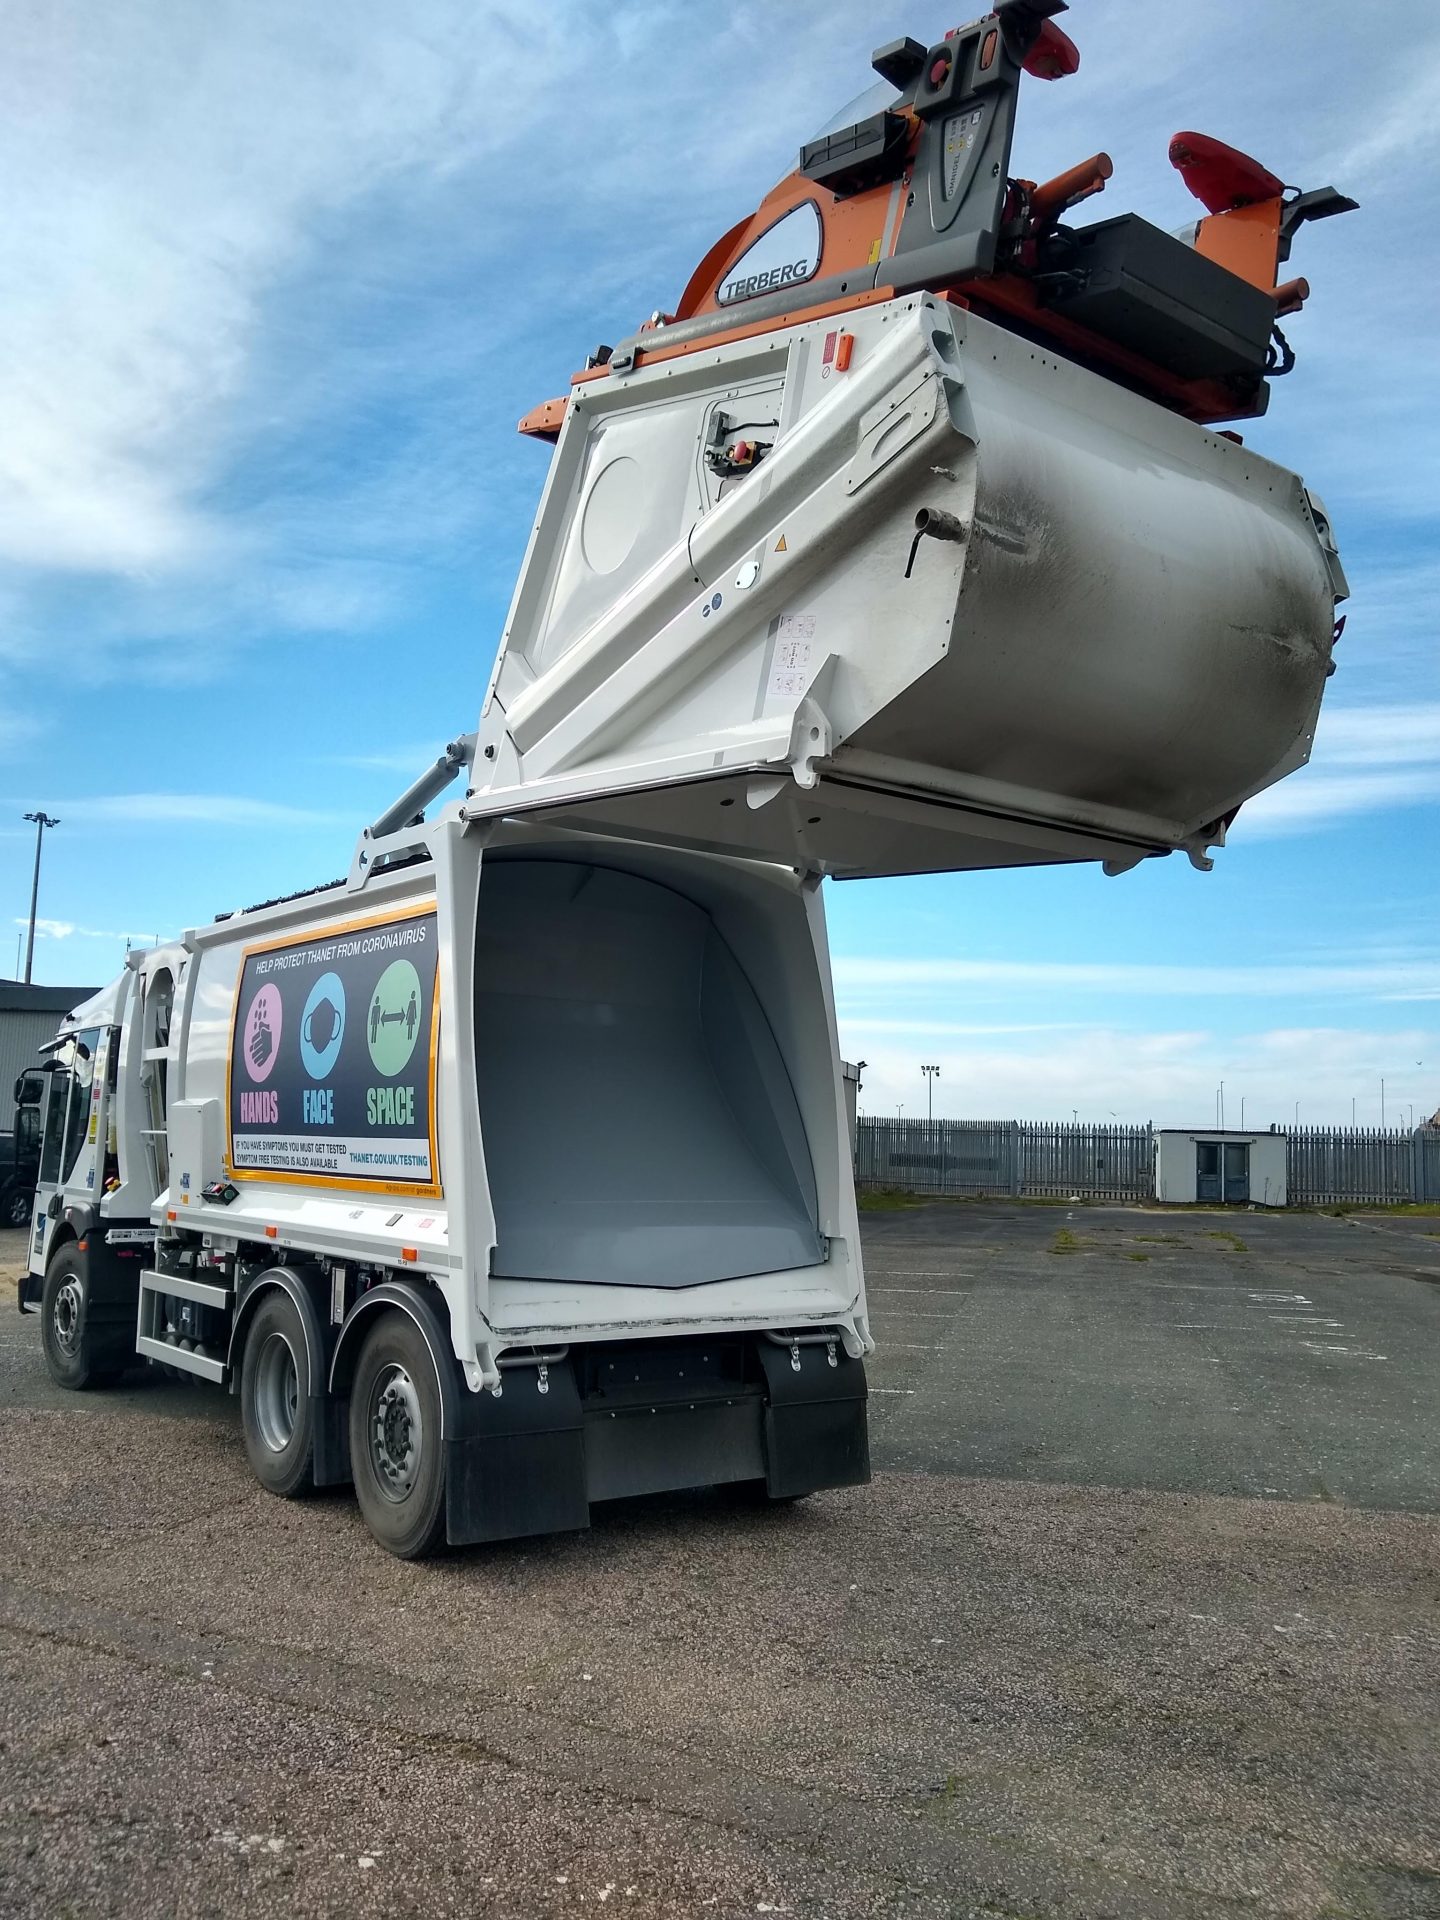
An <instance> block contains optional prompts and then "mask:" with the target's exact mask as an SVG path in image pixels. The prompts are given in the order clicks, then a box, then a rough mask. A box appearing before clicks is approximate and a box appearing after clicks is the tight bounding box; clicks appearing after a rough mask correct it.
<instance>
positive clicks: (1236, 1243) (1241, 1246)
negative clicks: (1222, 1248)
mask: <svg viewBox="0 0 1440 1920" xmlns="http://www.w3.org/2000/svg"><path fill="white" fill-rule="evenodd" d="M1205 1238H1206V1239H1207V1240H1223V1241H1224V1242H1225V1244H1226V1246H1227V1247H1229V1249H1230V1251H1231V1252H1232V1253H1248V1252H1249V1251H1250V1249H1249V1247H1247V1246H1246V1244H1245V1242H1244V1241H1243V1240H1242V1239H1241V1238H1240V1236H1239V1234H1238V1233H1226V1232H1225V1231H1224V1230H1223V1229H1222V1228H1219V1227H1210V1228H1208V1229H1207V1230H1206V1234H1205Z"/></svg>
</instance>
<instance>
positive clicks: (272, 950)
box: [229, 909, 439, 1190]
mask: <svg viewBox="0 0 1440 1920" xmlns="http://www.w3.org/2000/svg"><path fill="white" fill-rule="evenodd" d="M438 960H439V942H438V938H437V934H436V926H435V913H434V910H433V909H421V910H420V911H417V912H415V913H411V914H406V915H403V916H402V915H396V916H394V917H392V918H390V919H386V920H382V921H367V922H363V923H358V924H356V923H352V924H349V925H343V926H338V927H331V928H329V929H328V930H327V931H326V932H324V933H322V934H316V935H314V936H312V937H311V938H309V939H306V940H286V941H283V942H276V943H274V944H270V945H267V946H263V947H247V948H246V950H245V954H244V957H243V961H242V964H241V968H240V986H239V991H238V993H237V994H236V997H235V1014H234V1020H233V1025H232V1028H231V1035H230V1110H229V1139H230V1168H231V1171H232V1172H233V1173H235V1174H237V1175H240V1176H241V1177H243V1176H244V1175H246V1174H250V1175H252V1176H255V1175H262V1174H275V1175H278V1176H280V1177H282V1178H285V1177H289V1178H296V1177H300V1178H303V1179H311V1180H315V1181H322V1182H323V1181H326V1180H334V1181H335V1182H337V1183H342V1184H344V1185H347V1186H355V1185H363V1186H369V1185H371V1184H373V1185H375V1186H376V1187H379V1188H387V1189H388V1188H395V1187H404V1188H413V1187H424V1188H430V1189H432V1190H434V1189H435V1188H436V1186H437V1184H438V1169H437V1161H436V1154H435V1113H434V1105H435V1032H436V1012H437V1007H436V970H437V966H438Z"/></svg>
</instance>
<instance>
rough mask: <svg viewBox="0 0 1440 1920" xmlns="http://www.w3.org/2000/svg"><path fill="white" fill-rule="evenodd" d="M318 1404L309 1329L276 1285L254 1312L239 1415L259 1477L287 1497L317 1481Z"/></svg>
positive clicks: (242, 1369) (305, 1490)
mask: <svg viewBox="0 0 1440 1920" xmlns="http://www.w3.org/2000/svg"><path fill="white" fill-rule="evenodd" d="M314 1414H315V1406H314V1402H313V1400H312V1399H311V1397H310V1355H309V1349H308V1348H307V1347H306V1345H305V1328H304V1326H303V1324H302V1323H301V1319H300V1314H299V1310H298V1309H297V1307H296V1305H295V1302H294V1301H293V1300H292V1299H291V1298H290V1296H289V1294H287V1293H282V1292H281V1291H280V1290H279V1289H278V1288H273V1289H272V1290H271V1291H270V1292H269V1293H268V1294H267V1295H266V1296H265V1298H264V1299H263V1300H262V1301H261V1302H260V1305H259V1306H258V1307H257V1308H256V1310H255V1318H254V1319H253V1320H252V1321H251V1322H250V1332H249V1334H248V1336H247V1337H246V1341H245V1357H244V1359H243V1361H242V1362H241V1366H240V1415H241V1419H242V1421H243V1423H244V1427H245V1452H246V1454H247V1455H248V1456H249V1460H250V1466H251V1469H252V1471H253V1472H254V1475H255V1478H256V1479H257V1480H258V1481H259V1482H260V1484H261V1486H262V1487H264V1488H266V1490H267V1491H268V1492H270V1493H276V1494H279V1496H280V1498H281V1499H282V1500H293V1499H294V1498H295V1497H296V1495H297V1494H302V1493H308V1492H309V1491H310V1489H311V1487H312V1486H313V1485H314V1478H313V1468H314V1459H315V1418H314Z"/></svg>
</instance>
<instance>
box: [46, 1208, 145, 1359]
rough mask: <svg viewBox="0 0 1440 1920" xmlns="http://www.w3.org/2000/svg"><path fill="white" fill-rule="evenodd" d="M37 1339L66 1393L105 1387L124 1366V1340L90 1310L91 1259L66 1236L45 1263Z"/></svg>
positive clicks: (111, 1326) (76, 1242)
mask: <svg viewBox="0 0 1440 1920" xmlns="http://www.w3.org/2000/svg"><path fill="white" fill-rule="evenodd" d="M40 1341H41V1345H42V1346H43V1347H44V1349H45V1364H46V1366H47V1367H49V1369H50V1378H51V1379H52V1380H53V1381H54V1382H55V1384H56V1386H57V1387H68V1388H69V1389H70V1390H71V1392H74V1393H82V1392H84V1391H85V1390H86V1389H87V1388H90V1387H108V1386H110V1385H111V1384H112V1383H113V1382H114V1381H116V1380H118V1379H119V1377H120V1375H121V1374H122V1373H123V1372H124V1370H125V1350H124V1343H123V1339H121V1338H120V1337H119V1336H118V1335H117V1332H116V1329H115V1327H114V1326H113V1325H106V1324H96V1321H95V1317H94V1316H93V1315H92V1313H91V1307H90V1263H89V1261H88V1259H87V1258H86V1256H85V1255H84V1254H83V1253H82V1252H81V1251H80V1245H79V1242H78V1241H75V1240H67V1241H66V1242H65V1244H64V1245H63V1246H60V1247H57V1248H56V1249H55V1251H54V1252H53V1253H52V1254H51V1256H50V1258H49V1260H48V1261H47V1263H46V1266H45V1287H44V1291H43V1292H42V1293H41V1296H40Z"/></svg>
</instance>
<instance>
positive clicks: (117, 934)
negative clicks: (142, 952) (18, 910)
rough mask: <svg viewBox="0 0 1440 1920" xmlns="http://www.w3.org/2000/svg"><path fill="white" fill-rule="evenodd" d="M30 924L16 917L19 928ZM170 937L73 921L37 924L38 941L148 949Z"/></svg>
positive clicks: (40, 920) (39, 919)
mask: <svg viewBox="0 0 1440 1920" xmlns="http://www.w3.org/2000/svg"><path fill="white" fill-rule="evenodd" d="M29 924H30V922H29V921H28V919H24V918H22V917H21V916H20V915H18V914H17V915H16V918H15V925H16V926H17V927H28V926H29ZM168 937H170V936H162V935H160V934H158V933H156V932H155V930H154V928H153V927H152V928H151V929H150V930H149V931H148V932H145V933H137V932H133V931H127V930H125V929H123V928H122V929H120V930H119V931H117V930H116V929H114V928H113V927H79V926H76V925H75V923H74V922H73V921H71V920H47V919H44V918H43V917H41V918H37V920H36V922H35V938H36V939H37V940H104V941H107V942H110V943H111V944H113V943H114V942H115V941H117V940H123V941H124V942H125V944H126V946H127V947H148V946H151V945H155V944H160V943H162V940H163V938H168Z"/></svg>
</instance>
